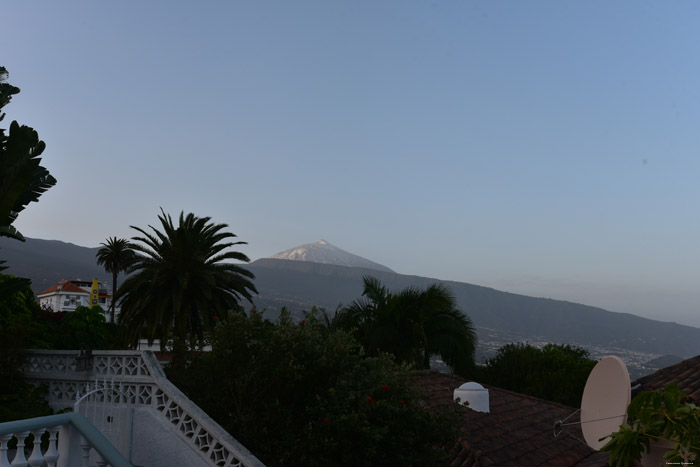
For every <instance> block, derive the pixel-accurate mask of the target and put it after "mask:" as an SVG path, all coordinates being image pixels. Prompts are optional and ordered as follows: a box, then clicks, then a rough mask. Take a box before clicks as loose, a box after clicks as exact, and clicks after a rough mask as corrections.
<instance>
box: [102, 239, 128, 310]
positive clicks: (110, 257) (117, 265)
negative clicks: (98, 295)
mask: <svg viewBox="0 0 700 467" xmlns="http://www.w3.org/2000/svg"><path fill="white" fill-rule="evenodd" d="M100 245H102V248H100V249H99V250H98V251H97V264H98V265H100V266H104V268H105V271H107V273H108V274H112V303H110V305H109V317H110V322H112V323H113V322H114V305H115V303H116V300H115V298H116V294H117V276H118V275H119V273H120V272H126V271H128V270H129V266H131V263H132V261H133V260H134V251H133V250H132V249H131V243H129V241H128V240H127V239H125V238H117V237H111V238H108V239H107V241H106V242H103V243H100Z"/></svg>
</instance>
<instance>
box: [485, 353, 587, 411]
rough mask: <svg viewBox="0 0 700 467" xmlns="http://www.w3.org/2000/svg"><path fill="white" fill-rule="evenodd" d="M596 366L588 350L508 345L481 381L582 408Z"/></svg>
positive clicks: (494, 360)
mask: <svg viewBox="0 0 700 467" xmlns="http://www.w3.org/2000/svg"><path fill="white" fill-rule="evenodd" d="M595 364H596V362H595V361H594V360H591V359H589V358H588V351H587V350H585V349H582V348H580V347H572V346H570V345H557V344H547V345H545V346H544V347H543V348H541V349H539V348H537V347H533V346H531V345H529V344H522V343H518V344H507V345H505V346H503V347H501V348H500V349H498V352H497V354H496V356H495V357H494V358H492V359H490V360H487V362H486V367H484V368H481V376H480V379H479V380H480V381H482V382H484V383H486V384H491V385H493V386H497V387H500V388H503V389H509V390H511V391H515V392H520V393H523V394H529V395H531V396H535V397H539V398H541V399H546V400H549V401H552V402H559V403H561V404H566V405H569V406H571V407H578V406H579V405H580V404H581V396H582V395H583V388H584V387H585V386H586V380H587V379H588V375H589V374H590V373H591V370H592V369H593V367H594V366H595Z"/></svg>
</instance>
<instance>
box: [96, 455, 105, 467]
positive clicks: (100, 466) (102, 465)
mask: <svg viewBox="0 0 700 467" xmlns="http://www.w3.org/2000/svg"><path fill="white" fill-rule="evenodd" d="M95 457H97V458H96V459H95V464H97V467H106V466H107V461H105V460H104V459H103V458H102V456H101V455H100V453H99V452H96V453H95Z"/></svg>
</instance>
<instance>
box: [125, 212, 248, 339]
mask: <svg viewBox="0 0 700 467" xmlns="http://www.w3.org/2000/svg"><path fill="white" fill-rule="evenodd" d="M161 214H162V215H160V216H158V220H159V221H160V224H161V227H162V231H160V230H158V229H156V228H155V227H153V226H151V225H149V228H150V230H151V231H152V232H150V231H146V230H144V229H141V228H139V227H134V226H131V228H132V229H134V230H136V231H138V232H140V233H141V235H142V236H139V237H134V238H133V239H132V240H133V241H134V243H132V248H133V250H135V252H136V256H135V259H134V261H133V263H132V266H131V268H130V269H129V272H131V273H132V274H131V276H130V277H129V278H128V279H126V281H124V283H123V284H122V286H121V287H120V289H119V291H118V292H117V299H118V300H119V304H120V305H121V314H120V317H119V318H120V319H119V321H120V322H121V323H122V324H124V325H125V330H126V335H127V338H128V339H129V340H130V341H131V342H135V341H136V340H137V339H138V338H139V336H141V337H145V338H147V339H148V340H149V342H151V343H152V342H153V341H154V340H155V339H160V342H161V347H162V346H164V345H165V343H166V341H167V338H168V335H169V333H170V332H171V331H172V333H173V335H174V336H175V337H177V338H178V339H179V340H180V341H181V342H184V341H185V339H186V338H187V336H188V334H189V335H190V336H201V335H202V334H203V332H204V331H205V330H211V329H212V327H213V324H214V322H215V320H217V319H218V318H223V317H225V316H226V315H227V314H228V313H229V312H231V311H237V310H240V309H241V307H240V305H239V304H238V302H239V300H240V299H242V298H245V299H246V300H248V301H249V302H252V295H251V292H254V293H257V290H256V289H255V286H254V285H253V283H252V282H251V281H250V279H254V278H255V276H254V275H253V273H251V272H250V271H248V270H247V269H244V268H243V267H241V266H239V265H237V264H233V263H230V262H224V261H228V260H235V261H243V262H246V263H247V262H249V261H250V260H249V259H248V257H247V256H246V255H244V254H243V253H239V252H236V251H225V250H227V249H228V248H229V247H232V246H235V245H245V244H246V242H230V241H227V240H228V239H231V238H235V237H236V235H234V234H233V233H230V232H225V231H223V229H225V228H226V227H228V226H227V225H226V224H214V223H212V222H210V220H211V218H209V217H197V216H195V215H194V214H192V213H190V214H187V215H186V216H185V214H184V213H180V219H179V222H178V224H177V225H175V224H173V220H172V218H171V217H170V215H167V214H165V212H163V210H162V209H161Z"/></svg>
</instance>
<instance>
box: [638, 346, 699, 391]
mask: <svg viewBox="0 0 700 467" xmlns="http://www.w3.org/2000/svg"><path fill="white" fill-rule="evenodd" d="M671 383H676V384H677V385H678V387H679V388H681V390H682V391H683V392H685V393H686V394H688V397H690V398H691V399H693V400H694V401H695V402H696V403H700V355H697V356H695V357H693V358H689V359H687V360H683V361H682V362H680V363H676V364H675V365H671V366H668V367H666V368H662V369H661V370H659V371H657V372H655V373H652V374H650V375H647V376H644V377H642V378H639V379H638V380H637V381H635V382H634V383H632V387H634V386H636V385H637V384H639V387H638V388H635V390H634V394H637V393H638V392H641V391H656V390H659V389H661V388H663V387H664V386H666V385H668V384H671Z"/></svg>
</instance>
